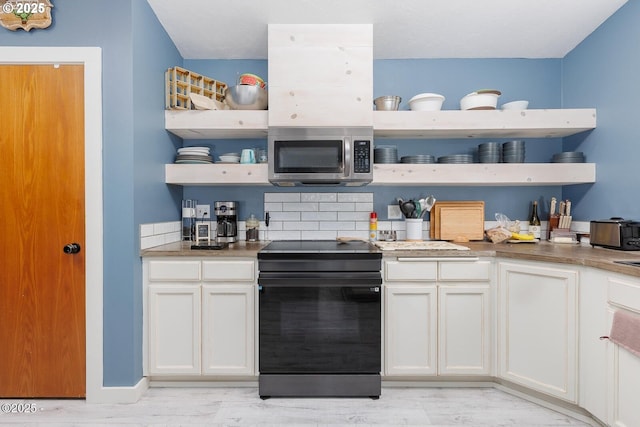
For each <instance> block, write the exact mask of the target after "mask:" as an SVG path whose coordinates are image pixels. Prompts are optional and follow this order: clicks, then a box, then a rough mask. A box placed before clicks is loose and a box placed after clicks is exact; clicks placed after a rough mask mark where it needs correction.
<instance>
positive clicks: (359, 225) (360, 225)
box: [356, 221, 369, 230]
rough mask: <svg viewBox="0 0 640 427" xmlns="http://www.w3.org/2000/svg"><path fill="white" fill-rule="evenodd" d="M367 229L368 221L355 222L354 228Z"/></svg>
mask: <svg viewBox="0 0 640 427" xmlns="http://www.w3.org/2000/svg"><path fill="white" fill-rule="evenodd" d="M368 229H369V221H367V222H364V221H358V222H356V230H368Z"/></svg>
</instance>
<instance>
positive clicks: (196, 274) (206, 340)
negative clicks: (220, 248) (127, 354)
mask: <svg viewBox="0 0 640 427" xmlns="http://www.w3.org/2000/svg"><path fill="white" fill-rule="evenodd" d="M256 269H257V267H256V261H255V260H254V259H238V258H220V259H215V260H201V259H188V260H176V259H155V258H153V259H144V260H143V284H144V295H145V297H144V298H145V301H144V310H145V316H144V319H145V326H144V328H143V330H144V335H145V346H144V348H145V350H144V353H145V355H146V357H145V368H144V372H145V375H151V376H160V377H161V376H176V375H180V376H185V375H193V376H202V375H207V376H250V375H254V374H255V357H254V356H255V345H254V343H255V333H254V331H255V322H256V317H255V292H256V287H255V280H256Z"/></svg>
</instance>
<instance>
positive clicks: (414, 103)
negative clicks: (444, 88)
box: [409, 93, 444, 111]
mask: <svg viewBox="0 0 640 427" xmlns="http://www.w3.org/2000/svg"><path fill="white" fill-rule="evenodd" d="M443 102H444V96H442V95H440V94H437V93H419V94H417V95H416V96H414V97H413V98H411V99H410V100H409V108H410V109H411V110H412V111H440V109H441V108H442V103H443Z"/></svg>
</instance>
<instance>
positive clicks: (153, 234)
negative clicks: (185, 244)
mask: <svg viewBox="0 0 640 427" xmlns="http://www.w3.org/2000/svg"><path fill="white" fill-rule="evenodd" d="M180 227H181V222H180V221H169V222H157V223H149V224H140V249H149V248H152V247H154V246H160V245H166V244H167V243H173V242H179V241H180V240H181V239H182V234H181V232H180Z"/></svg>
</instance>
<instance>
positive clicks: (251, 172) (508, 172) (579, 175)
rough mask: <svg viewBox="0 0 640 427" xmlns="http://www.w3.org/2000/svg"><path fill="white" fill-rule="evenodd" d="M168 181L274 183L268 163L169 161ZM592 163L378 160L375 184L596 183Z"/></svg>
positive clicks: (167, 168) (210, 183) (521, 184)
mask: <svg viewBox="0 0 640 427" xmlns="http://www.w3.org/2000/svg"><path fill="white" fill-rule="evenodd" d="M165 168H166V171H165V172H166V177H165V182H166V183H167V184H177V185H270V184H269V181H268V179H267V165H266V164H254V165H243V164H211V165H189V164H168V165H165ZM595 180H596V167H595V164H593V163H470V164H402V163H396V164H380V163H378V164H375V165H374V169H373V182H372V183H371V185H403V186H406V185H409V186H414V185H415V186H417V185H431V186H433V185H438V186H455V185H467V186H529V185H538V186H540V185H572V184H586V183H593V182H595Z"/></svg>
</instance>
